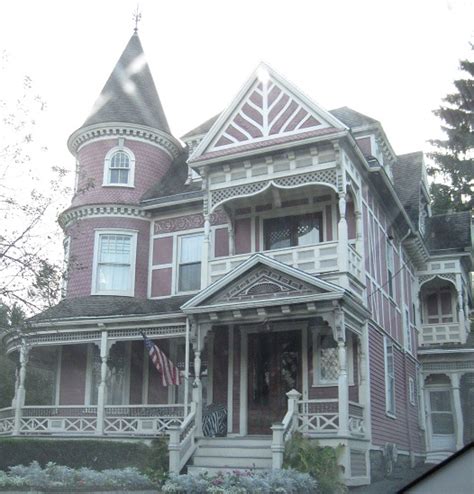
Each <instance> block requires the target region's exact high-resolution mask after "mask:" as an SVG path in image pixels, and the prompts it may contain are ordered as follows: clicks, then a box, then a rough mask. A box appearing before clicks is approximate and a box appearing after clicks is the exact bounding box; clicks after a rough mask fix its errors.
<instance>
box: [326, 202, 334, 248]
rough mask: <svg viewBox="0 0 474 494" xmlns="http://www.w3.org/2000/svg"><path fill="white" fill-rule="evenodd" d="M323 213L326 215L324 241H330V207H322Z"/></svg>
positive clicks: (331, 237)
mask: <svg viewBox="0 0 474 494" xmlns="http://www.w3.org/2000/svg"><path fill="white" fill-rule="evenodd" d="M324 213H325V215H326V241H327V242H331V240H332V239H333V236H332V209H331V206H326V207H325V208H324Z"/></svg>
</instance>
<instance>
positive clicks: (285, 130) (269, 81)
mask: <svg viewBox="0 0 474 494" xmlns="http://www.w3.org/2000/svg"><path fill="white" fill-rule="evenodd" d="M345 129H347V127H346V126H345V125H344V124H343V123H342V122H340V121H339V120H338V119H337V118H336V117H334V116H333V115H331V114H330V113H329V112H327V111H326V110H324V109H323V108H321V107H320V106H318V105H317V104H316V103H314V102H313V101H311V99H309V98H308V97H307V96H305V95H304V94H303V93H302V92H301V91H300V90H299V89H297V88H296V87H294V86H293V85H292V84H291V83H289V82H288V81H287V80H286V79H285V78H284V77H282V76H281V75H280V74H278V73H277V72H276V71H275V70H274V69H273V68H271V67H270V66H269V65H268V64H266V63H264V62H261V63H260V64H259V65H258V66H257V68H256V69H255V70H254V71H253V73H252V75H251V76H250V78H249V79H248V80H247V82H246V83H245V84H244V85H243V87H242V89H241V90H240V91H239V93H238V94H237V96H236V97H235V98H234V100H233V102H232V103H231V104H230V105H229V107H228V108H227V110H225V111H224V112H223V113H222V114H221V115H220V116H219V118H218V119H217V120H216V122H215V123H214V125H213V126H212V127H211V129H210V130H209V132H208V133H207V135H206V136H205V138H204V139H203V140H202V141H201V143H200V144H199V146H198V147H197V149H196V150H195V152H194V153H193V155H192V156H191V158H190V161H194V160H202V159H205V157H206V155H208V154H211V155H212V154H215V153H216V152H217V153H225V154H228V153H232V151H233V150H234V151H237V150H238V149H239V148H241V147H242V146H249V145H255V144H256V145H258V147H262V146H265V145H267V144H271V143H272V141H273V142H274V141H275V140H277V139H282V138H283V139H288V140H295V138H296V139H297V138H298V137H302V136H305V135H306V136H307V135H309V134H311V133H321V132H322V133H327V132H330V131H331V130H332V131H338V130H345Z"/></svg>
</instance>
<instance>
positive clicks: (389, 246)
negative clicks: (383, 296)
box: [386, 238, 396, 300]
mask: <svg viewBox="0 0 474 494" xmlns="http://www.w3.org/2000/svg"><path fill="white" fill-rule="evenodd" d="M386 258H387V295H388V296H389V298H390V299H391V300H395V298H396V283H395V246H394V245H393V241H392V240H391V239H390V238H387V243H386ZM389 272H390V273H391V275H392V277H391V278H390V276H389ZM390 292H392V293H390Z"/></svg>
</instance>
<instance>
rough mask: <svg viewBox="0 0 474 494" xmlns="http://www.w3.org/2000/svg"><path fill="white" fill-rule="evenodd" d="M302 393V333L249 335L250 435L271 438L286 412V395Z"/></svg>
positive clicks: (281, 332) (277, 332) (285, 332)
mask: <svg viewBox="0 0 474 494" xmlns="http://www.w3.org/2000/svg"><path fill="white" fill-rule="evenodd" d="M293 388H295V389H297V390H300V389H301V331H298V330H295V331H275V332H272V333H251V334H249V335H248V433H249V434H271V429H270V427H271V426H272V424H274V423H275V422H281V421H282V419H283V417H284V415H285V413H286V410H287V397H286V393H287V392H288V391H290V390H291V389H293Z"/></svg>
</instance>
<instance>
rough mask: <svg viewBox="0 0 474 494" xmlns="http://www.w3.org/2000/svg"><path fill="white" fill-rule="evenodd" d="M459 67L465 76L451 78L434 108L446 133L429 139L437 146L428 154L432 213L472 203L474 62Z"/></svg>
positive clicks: (473, 191)
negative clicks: (450, 86)
mask: <svg viewBox="0 0 474 494" xmlns="http://www.w3.org/2000/svg"><path fill="white" fill-rule="evenodd" d="M471 49H472V50H474V45H471ZM460 69H461V70H462V71H463V72H464V73H465V74H466V77H465V78H463V79H458V80H456V81H454V86H455V88H456V92H453V93H452V94H448V95H447V96H446V97H445V98H444V99H443V102H444V103H445V105H442V106H440V108H438V109H437V110H435V111H434V114H435V115H436V116H438V117H439V118H440V119H441V120H442V125H441V128H442V130H443V131H444V133H445V134H446V137H447V138H446V139H437V140H432V141H430V142H431V144H433V145H434V146H435V148H436V149H437V150H436V151H435V152H433V153H430V155H429V156H430V157H431V158H432V159H433V160H434V163H435V164H434V165H433V166H431V167H429V169H428V173H429V174H430V175H431V176H433V178H434V183H433V184H432V186H431V195H432V198H433V203H432V210H433V213H435V214H436V213H443V212H446V211H447V210H454V211H465V210H471V209H472V208H473V207H474V197H473V193H474V190H473V189H474V79H473V77H474V62H473V61H470V60H461V62H460Z"/></svg>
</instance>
